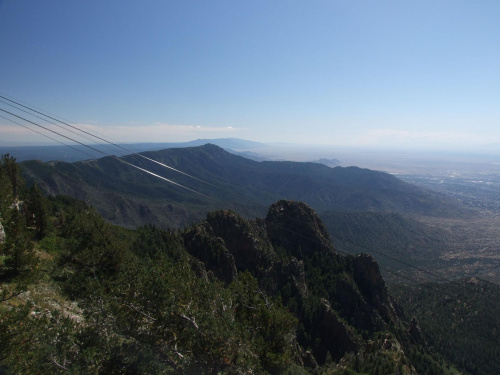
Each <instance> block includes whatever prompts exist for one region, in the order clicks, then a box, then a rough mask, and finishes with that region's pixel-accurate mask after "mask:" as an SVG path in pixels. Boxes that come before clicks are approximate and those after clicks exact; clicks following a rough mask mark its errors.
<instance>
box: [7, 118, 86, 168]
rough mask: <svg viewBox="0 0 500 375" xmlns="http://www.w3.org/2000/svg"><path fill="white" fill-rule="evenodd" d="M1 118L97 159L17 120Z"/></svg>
mask: <svg viewBox="0 0 500 375" xmlns="http://www.w3.org/2000/svg"><path fill="white" fill-rule="evenodd" d="M0 117H1V118H3V119H5V120H7V121H10V122H12V123H14V124H16V125H19V126H22V127H23V128H25V129H28V130H31V131H32V132H35V133H37V134H40V135H42V136H44V137H47V138H49V139H51V140H53V141H55V142H57V143H60V144H62V145H63V146H68V147H69V148H72V149H73V150H75V151H78V152H81V153H82V154H85V155H87V156H90V157H91V158H92V159H94V158H95V157H94V156H93V155H90V154H89V153H87V152H85V151H83V150H80V149H78V148H76V147H73V146H71V145H68V144H67V143H64V142H61V141H60V140H58V139H55V138H52V137H51V136H49V135H47V134H43V133H42V132H39V131H38V130H35V129H32V128H30V127H29V126H26V125H23V124H21V123H20V122H17V121H15V120H12V119H10V118H7V117H5V116H3V115H0Z"/></svg>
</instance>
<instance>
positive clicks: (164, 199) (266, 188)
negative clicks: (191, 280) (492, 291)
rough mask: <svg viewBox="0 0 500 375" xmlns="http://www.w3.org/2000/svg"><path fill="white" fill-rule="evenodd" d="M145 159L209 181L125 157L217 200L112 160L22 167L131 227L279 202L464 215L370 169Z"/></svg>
mask: <svg viewBox="0 0 500 375" xmlns="http://www.w3.org/2000/svg"><path fill="white" fill-rule="evenodd" d="M143 155H144V156H147V157H148V158H151V159H154V160H157V161H158V162H161V163H164V164H166V165H169V166H171V167H173V168H176V169H179V170H181V171H183V172H185V173H187V174H190V175H192V176H196V177H197V178H198V179H200V180H203V181H205V182H208V184H207V183H204V182H200V181H199V180H196V179H192V178H189V177H187V176H185V175H182V174H179V173H177V172H175V171H173V170H170V169H166V168H164V167H162V166H161V165H159V164H157V163H153V162H151V161H149V160H146V159H145V158H141V157H139V156H137V155H135V156H134V155H129V156H126V157H124V158H123V160H125V161H127V162H130V163H133V164H135V165H137V166H139V167H140V168H144V169H148V170H150V171H152V172H153V173H156V174H158V175H161V176H164V177H165V178H168V179H171V180H172V181H175V182H177V183H179V184H182V185H184V186H187V187H189V188H190V189H193V190H196V191H198V192H200V193H201V194H204V195H207V196H209V197H212V198H215V199H208V198H206V197H204V196H202V195H198V194H195V193H193V192H191V191H188V190H185V189H182V188H180V187H178V186H175V185H173V184H169V183H168V182H166V181H163V180H161V179H158V178H156V177H154V176H152V175H149V174H147V173H144V172H143V171H140V170H138V169H135V168H133V167H130V166H129V165H126V164H124V163H121V162H120V161H119V160H118V159H115V158H112V157H105V158H102V159H98V160H89V161H83V162H76V163H64V162H50V163H42V162H39V161H27V162H23V163H21V167H22V170H23V173H24V176H25V177H26V178H27V180H28V182H37V183H38V185H39V186H40V187H41V188H42V189H43V190H44V191H45V192H47V193H48V194H50V195H57V194H66V195H70V196H73V197H76V198H79V199H82V200H85V201H86V202H88V203H91V204H92V205H94V206H95V207H96V208H97V209H98V210H99V211H100V212H101V214H102V215H103V216H104V217H105V218H106V219H107V220H109V221H111V222H113V223H116V224H121V225H127V226H137V225H140V224H144V223H153V224H156V225H160V226H162V227H166V226H177V227H178V226H183V225H186V224H188V223H190V222H193V221H194V220H197V219H200V218H202V217H203V216H204V215H205V214H206V212H208V211H210V210H213V209H218V208H227V207H228V206H229V207H231V208H232V209H235V210H237V211H238V212H241V213H243V214H244V215H250V216H253V215H256V214H258V215H262V214H263V213H264V212H265V209H264V208H263V207H265V206H268V205H269V204H271V203H272V202H273V201H276V200H278V199H290V200H300V201H304V202H307V203H308V204H309V205H311V206H312V207H313V208H315V209H317V210H318V211H323V210H340V211H377V212H400V213H401V212H405V213H410V214H418V215H427V216H460V215H463V214H464V211H463V209H460V208H459V206H458V204H456V202H454V201H452V200H450V199H448V198H446V197H445V196H442V195H439V194H436V193H434V192H430V191H427V190H424V189H422V188H418V187H416V186H414V185H411V184H408V183H405V182H403V181H401V180H399V179H397V178H396V177H394V176H392V175H389V174H387V173H383V172H377V171H372V170H368V169H361V168H357V167H347V168H342V167H336V168H329V167H326V166H324V165H321V164H317V163H299V162H270V161H265V162H256V161H252V160H249V159H245V158H243V157H240V156H236V155H233V154H230V153H229V152H226V151H224V150H223V149H221V148H219V147H217V146H215V145H211V144H207V145H204V146H200V147H190V148H181V149H167V150H162V151H155V152H146V153H143ZM215 186H217V188H216V187H215ZM233 193H234V194H233ZM235 194H236V195H235ZM238 195H239V196H238ZM242 197H245V198H247V199H249V200H250V201H247V200H245V199H243V198H242ZM257 203H258V204H257Z"/></svg>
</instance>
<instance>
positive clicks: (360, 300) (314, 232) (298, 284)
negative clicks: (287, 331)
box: [184, 200, 404, 364]
mask: <svg viewBox="0 0 500 375" xmlns="http://www.w3.org/2000/svg"><path fill="white" fill-rule="evenodd" d="M184 244H185V247H186V249H187V251H188V252H189V253H190V254H192V255H193V256H195V257H196V258H198V259H199V260H201V261H202V262H203V263H204V265H205V268H206V269H207V271H209V272H211V273H212V275H214V276H215V277H217V278H219V279H220V280H221V281H223V282H225V283H226V284H228V283H230V282H231V281H233V280H234V279H236V278H238V274H239V273H240V272H243V271H249V272H250V273H251V274H252V275H253V276H255V277H256V278H257V279H258V280H259V285H260V287H261V289H262V291H263V292H265V293H268V294H271V295H277V296H280V297H281V299H282V301H283V303H284V304H285V305H286V306H287V307H288V308H289V310H290V311H292V312H293V313H294V314H295V315H296V316H297V318H298V319H299V322H300V323H299V329H298V333H297V335H298V336H297V339H298V342H299V344H300V345H301V346H302V347H303V348H312V354H313V356H314V359H315V362H317V363H319V364H322V363H324V362H325V360H326V359H327V357H331V358H334V359H340V358H342V357H343V356H344V355H345V354H346V353H349V352H359V351H363V350H364V349H363V348H364V344H363V342H364V341H363V339H362V334H361V333H362V332H366V331H368V332H377V331H385V330H388V329H392V328H394V327H396V329H397V327H402V326H403V325H404V323H403V321H402V316H400V314H399V313H398V312H397V309H395V308H394V302H393V301H392V299H391V297H390V296H389V294H388V293H387V289H386V286H385V283H384V280H383V278H382V276H381V274H380V270H379V268H378V265H377V263H376V262H375V260H374V259H373V258H372V257H371V256H370V255H358V256H344V255H340V254H337V253H336V252H335V249H334V248H333V245H332V243H331V242H330V240H329V237H328V233H327V231H326V229H325V227H324V225H323V224H322V222H321V220H320V219H319V217H318V215H317V214H316V212H315V211H314V210H313V209H312V208H311V207H309V206H308V205H306V204H304V203H301V202H292V201H284V200H282V201H279V202H277V203H275V204H273V205H272V206H271V207H270V209H269V212H268V214H267V216H266V218H265V219H264V220H261V219H257V220H245V219H243V218H241V217H240V216H238V215H237V214H236V213H234V212H231V211H218V212H215V213H211V214H209V215H208V217H207V219H206V220H205V221H204V222H202V223H200V224H198V225H196V226H194V227H192V228H191V229H190V230H188V231H186V232H185V234H184ZM313 362H314V361H313Z"/></svg>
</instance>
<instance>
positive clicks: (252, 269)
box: [0, 157, 454, 374]
mask: <svg viewBox="0 0 500 375" xmlns="http://www.w3.org/2000/svg"><path fill="white" fill-rule="evenodd" d="M0 189H1V190H0V194H1V207H0V209H1V211H0V214H1V223H2V226H3V228H4V229H5V237H4V238H3V239H2V240H1V245H0V257H1V258H0V260H1V263H0V283H1V284H0V285H1V301H0V342H1V345H0V366H1V367H0V372H3V373H7V374H8V373H26V374H29V373H33V374H35V373H36V374H40V373H50V374H52V373H67V372H70V373H102V374H108V373H143V374H158V373H228V374H229V373H293V374H305V373H330V374H337V373H351V374H352V373H370V374H372V373H373V374H392V373H399V374H413V373H443V374H447V373H454V370H453V367H452V366H451V367H448V366H447V364H446V363H445V362H444V361H443V359H442V358H441V357H440V355H439V354H438V353H437V352H432V351H430V350H429V349H428V347H427V346H426V344H425V342H423V341H421V337H422V333H421V332H420V331H419V330H418V329H415V327H414V326H415V324H414V323H412V321H411V320H410V319H408V318H407V317H406V316H405V314H404V313H403V311H402V310H401V309H400V308H399V307H398V305H397V304H395V302H394V300H393V298H392V297H391V296H390V295H389V293H388V291H387V288H386V286H385V282H384V280H383V278H382V276H381V275H380V272H379V269H378V265H377V263H376V262H375V261H374V260H373V258H372V257H371V256H369V255H358V256H343V255H340V254H338V253H336V252H335V249H334V248H333V245H332V244H331V242H330V240H329V238H328V237H329V236H328V233H327V231H326V229H325V227H324V225H323V224H322V222H321V220H320V219H319V218H318V216H317V215H316V213H315V212H314V211H313V210H312V209H311V208H310V207H309V206H307V205H306V204H303V203H298V202H290V201H279V202H276V203H275V204H273V205H272V206H271V207H270V208H269V210H268V213H267V215H266V216H265V218H263V219H257V220H246V219H243V218H242V217H240V216H239V215H237V214H236V213H234V212H230V211H217V212H213V213H210V214H209V215H208V216H207V218H206V219H205V220H204V221H202V222H199V223H197V224H194V225H193V226H190V227H189V228H186V229H185V230H182V231H178V230H160V229H158V228H156V227H154V226H151V225H148V226H143V227H140V228H138V229H136V230H129V229H124V228H121V227H116V226H112V225H110V224H108V223H107V222H106V221H104V219H103V218H102V217H101V216H100V215H99V214H98V213H97V212H96V211H95V210H94V209H93V208H91V207H89V206H88V205H86V204H85V203H83V202H80V201H76V200H74V199H71V198H68V197H52V198H50V199H48V198H46V197H45V196H43V195H42V194H41V193H40V191H39V189H38V188H37V186H36V185H34V186H32V187H30V188H28V189H26V188H25V187H24V185H23V182H22V180H21V178H20V176H19V174H18V167H17V164H16V163H15V161H14V160H13V159H11V158H9V157H3V158H2V162H1V168H0Z"/></svg>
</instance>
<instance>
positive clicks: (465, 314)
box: [394, 278, 500, 375]
mask: <svg viewBox="0 0 500 375" xmlns="http://www.w3.org/2000/svg"><path fill="white" fill-rule="evenodd" d="M394 292H395V295H396V296H397V299H398V301H399V302H400V303H401V304H402V306H404V308H405V309H406V312H407V313H408V314H411V316H415V317H417V318H418V320H419V322H420V326H421V327H422V330H423V332H424V335H423V338H424V339H425V340H426V342H427V345H428V346H429V347H432V348H434V350H436V351H439V352H440V353H443V355H445V356H446V358H448V360H449V361H451V362H453V363H456V365H457V366H458V367H459V368H461V369H462V370H464V371H467V372H470V373H471V374H478V375H479V374H483V375H487V374H498V373H500V287H499V286H498V285H496V284H492V283H489V282H487V281H484V280H480V279H476V278H466V279H463V280H459V281H456V282H454V283H447V284H433V283H426V284H422V285H420V286H418V287H417V286H405V287H403V286H400V287H397V288H394Z"/></svg>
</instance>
